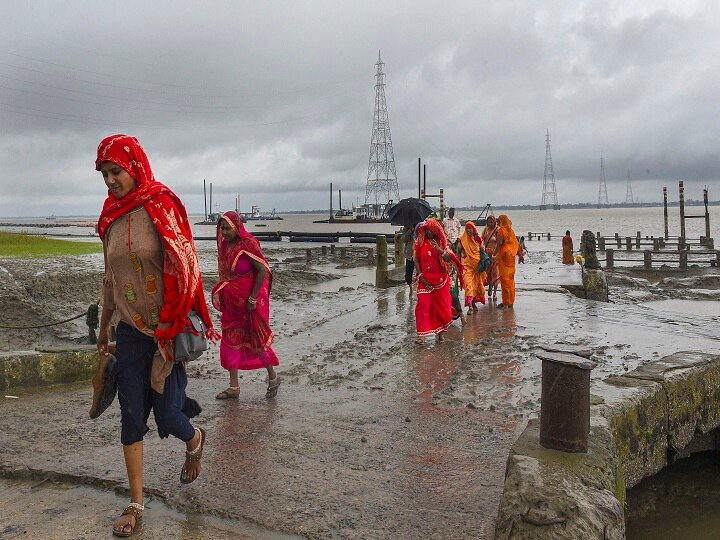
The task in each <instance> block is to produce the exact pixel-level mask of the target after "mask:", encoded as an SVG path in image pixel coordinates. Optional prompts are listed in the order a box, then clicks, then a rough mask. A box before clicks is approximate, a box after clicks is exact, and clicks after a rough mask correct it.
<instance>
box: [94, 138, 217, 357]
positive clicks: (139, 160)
mask: <svg viewBox="0 0 720 540" xmlns="http://www.w3.org/2000/svg"><path fill="white" fill-rule="evenodd" d="M106 161H110V162H112V163H114V164H116V165H118V166H120V167H122V168H123V169H125V171H127V173H128V174H129V175H130V176H131V177H133V178H134V179H135V183H136V185H137V187H136V189H134V190H133V191H131V192H130V193H128V194H127V195H125V196H124V197H123V198H122V199H118V198H116V197H115V195H113V194H112V192H110V191H109V190H108V196H107V199H105V203H104V204H103V209H102V212H101V213H100V219H99V221H98V227H97V228H98V233H99V234H100V238H104V237H105V234H106V233H107V230H108V228H109V227H110V225H112V223H113V222H114V221H115V220H116V219H117V218H119V217H120V216H123V215H125V214H127V213H128V212H129V211H131V210H133V209H135V208H138V207H140V206H142V207H144V208H145V210H146V211H147V213H148V215H149V216H150V219H152V221H153V224H154V225H155V228H156V230H157V232H158V235H159V236H160V239H161V241H162V244H163V247H164V248H165V257H164V259H165V262H164V265H165V271H164V276H163V283H164V299H163V307H162V310H161V311H160V324H161V325H163V326H164V325H166V324H169V325H170V326H169V327H168V328H165V329H160V328H158V329H157V330H155V337H156V338H157V339H158V343H159V345H160V347H161V349H162V350H163V352H164V353H165V354H164V356H165V357H166V359H171V358H174V355H173V354H170V352H171V351H172V350H173V348H172V347H171V345H172V342H171V340H172V339H173V338H174V337H175V336H177V335H178V334H179V333H181V332H182V331H183V330H184V329H185V327H186V325H187V324H188V321H187V315H188V313H189V312H190V310H193V309H194V310H195V311H196V312H197V314H198V315H200V318H201V319H202V320H203V322H204V323H205V326H206V327H207V329H208V332H207V334H208V336H209V337H211V338H213V337H215V335H216V334H215V332H214V331H213V330H212V320H211V319H210V313H209V312H208V308H207V304H206V303H205V293H204V291H203V286H202V277H201V275H200V264H199V262H198V256H197V251H196V250H195V244H194V242H193V233H192V229H191V228H190V222H189V221H188V217H187V212H186V210H185V206H183V203H182V202H181V201H180V199H179V198H178V197H177V195H175V194H174V193H173V192H172V191H171V190H170V188H168V187H167V186H165V185H164V184H161V183H160V182H158V181H157V180H155V177H154V176H153V173H152V169H151V168H150V162H149V161H148V158H147V155H146V154H145V150H143V148H142V147H141V146H140V143H139V142H138V140H137V139H136V138H135V137H130V136H128V135H112V136H110V137H106V138H105V139H103V140H102V141H101V142H100V144H99V146H98V149H97V159H96V160H95V169H96V170H98V171H99V170H100V165H102V164H103V163H104V162H106Z"/></svg>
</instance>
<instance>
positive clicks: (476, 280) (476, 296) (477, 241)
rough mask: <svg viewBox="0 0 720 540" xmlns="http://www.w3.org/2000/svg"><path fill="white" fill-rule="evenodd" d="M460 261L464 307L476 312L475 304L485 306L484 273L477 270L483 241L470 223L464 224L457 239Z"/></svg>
mask: <svg viewBox="0 0 720 540" xmlns="http://www.w3.org/2000/svg"><path fill="white" fill-rule="evenodd" d="M459 245H460V250H459V251H460V260H461V261H462V264H463V268H464V269H465V272H464V273H463V278H464V279H465V306H466V307H467V306H470V310H472V311H474V312H477V310H478V308H477V302H480V303H481V304H485V272H481V271H480V270H478V265H479V264H480V253H481V252H482V251H483V241H482V238H481V237H480V233H478V230H477V227H475V224H474V223H473V222H472V221H468V222H467V223H466V224H465V231H464V232H463V233H462V235H461V236H460V238H459Z"/></svg>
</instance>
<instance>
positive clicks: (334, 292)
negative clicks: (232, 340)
mask: <svg viewBox="0 0 720 540" xmlns="http://www.w3.org/2000/svg"><path fill="white" fill-rule="evenodd" d="M550 244H551V243H550V242H547V243H543V244H541V243H539V242H538V243H534V244H531V245H530V246H529V247H530V248H531V250H534V251H531V253H530V254H529V257H528V262H527V264H525V265H523V266H520V267H519V268H518V276H517V282H518V300H517V303H516V306H515V309H513V310H507V309H499V308H497V307H494V306H492V305H488V306H484V307H483V308H481V310H480V312H479V313H478V314H475V315H471V316H469V317H468V324H467V326H466V327H464V328H461V327H460V324H459V321H458V322H456V323H454V324H453V325H452V327H451V328H450V331H449V332H448V336H447V340H446V342H445V343H442V344H436V343H435V342H434V340H432V339H430V340H428V343H427V345H426V346H422V347H421V346H418V345H416V344H415V343H414V339H413V338H414V315H413V308H414V300H413V299H412V298H409V296H408V290H407V287H406V286H404V285H402V286H398V287H391V288H388V289H377V288H375V287H374V286H373V285H372V280H373V277H374V267H373V266H372V261H368V259H367V247H358V248H353V247H347V249H346V250H344V251H343V254H344V257H343V256H342V255H341V250H338V249H336V250H335V253H334V254H333V253H331V252H330V250H326V254H325V255H323V254H322V251H321V248H320V247H319V246H315V247H313V248H312V253H311V255H312V256H311V261H310V262H309V263H308V261H307V257H306V252H305V246H302V247H299V248H293V247H288V246H287V245H279V246H276V245H269V244H268V245H267V246H265V250H266V254H267V255H268V257H269V259H270V262H271V266H272V268H273V271H274V281H273V295H272V319H271V323H272V325H273V328H274V330H275V332H276V334H277V340H276V344H275V349H276V351H277V353H278V355H279V356H280V359H281V367H280V373H281V376H282V377H283V380H284V382H283V386H282V387H281V389H280V393H279V395H278V399H277V400H275V401H266V400H265V399H264V398H263V394H264V381H263V374H262V373H255V372H251V373H246V374H243V378H242V379H241V397H240V399H238V400H236V401H230V402H227V401H216V400H215V399H214V395H215V394H216V393H217V392H218V391H219V390H221V389H223V388H225V387H226V385H227V382H228V381H227V375H226V373H225V372H224V371H223V370H222V369H221V368H220V366H219V361H218V353H217V350H216V349H213V350H211V351H209V352H208V353H207V354H206V355H205V356H204V357H203V358H202V359H200V360H198V361H197V362H195V363H194V364H193V365H191V366H189V369H188V371H189V376H190V383H189V388H188V392H189V394H190V395H192V396H193V397H195V398H196V399H198V400H199V401H200V403H201V404H202V406H203V409H204V410H203V412H202V415H201V416H200V417H199V421H200V425H202V426H203V427H206V428H207V430H208V434H209V439H208V447H207V452H206V453H205V454H204V457H203V470H202V473H201V476H200V478H199V479H198V480H197V481H196V482H195V483H193V484H191V485H189V486H181V485H180V483H179V478H178V476H179V471H180V467H181V464H182V458H183V448H182V444H180V443H178V442H177V441H160V440H159V439H158V438H157V437H155V436H154V435H153V434H152V433H151V434H150V435H149V436H148V437H147V439H146V451H145V464H146V467H145V470H146V472H145V478H146V486H147V489H148V493H149V494H152V495H153V496H154V497H157V498H162V499H163V501H164V502H166V503H167V504H168V506H169V508H171V509H173V510H176V511H179V512H182V513H184V514H186V515H187V516H198V515H200V516H217V517H222V518H232V519H237V520H239V521H240V522H250V523H254V524H257V525H258V526H260V527H261V528H262V529H263V530H268V531H273V532H277V533H283V534H295V535H301V536H304V537H308V538H413V537H428V538H492V537H493V535H494V520H495V516H496V514H497V510H498V503H499V501H500V499H501V496H502V492H503V486H504V473H505V463H506V461H507V456H508V454H509V453H510V450H511V447H512V445H513V443H514V441H515V439H516V438H517V436H518V435H519V434H520V433H521V432H522V430H523V429H524V427H525V426H526V424H527V422H528V421H529V420H533V419H534V418H537V414H538V410H539V399H540V391H539V386H540V363H539V361H538V360H537V359H536V358H535V356H534V351H535V349H536V348H537V347H539V346H541V345H543V344H553V343H564V344H567V345H569V346H578V347H584V348H591V349H592V350H593V359H594V360H595V361H596V362H598V367H597V368H596V369H595V370H593V373H592V377H593V384H601V383H602V381H603V380H604V379H606V378H608V377H610V376H617V375H622V374H624V373H625V372H626V371H627V372H629V371H633V370H636V369H637V368H639V367H641V366H644V365H645V364H651V363H653V362H654V361H656V360H658V359H660V358H662V357H664V356H666V355H667V354H670V353H674V352H679V351H685V350H693V349H697V350H708V351H713V350H714V351H717V353H718V354H720V350H719V348H718V339H719V338H720V324H719V323H718V322H717V321H714V320H713V319H712V318H711V317H710V318H707V320H706V319H702V320H703V322H704V324H702V325H700V324H698V318H697V316H696V315H694V314H692V313H690V314H673V315H672V316H668V314H667V313H665V312H664V311H662V310H657V309H652V308H649V307H645V306H644V305H641V304H642V303H647V302H652V301H654V300H665V299H676V300H692V299H694V298H702V299H705V300H708V299H712V298H716V296H713V295H715V294H717V291H715V290H713V288H712V287H711V286H709V285H707V284H706V283H705V282H704V281H703V280H705V279H707V278H706V277H704V276H697V277H696V278H695V281H694V282H692V283H686V285H687V286H681V283H680V281H678V280H679V279H680V278H677V279H676V280H675V281H674V282H668V283H665V284H662V283H659V282H651V281H650V280H647V279H644V278H642V277H639V276H634V275H626V276H619V277H618V283H617V284H616V286H615V287H614V288H613V289H611V293H612V296H611V300H612V301H613V303H608V304H605V303H597V302H587V301H585V300H581V299H579V298H576V297H575V296H573V295H571V294H570V293H568V292H567V290H565V289H564V288H563V287H562V286H561V285H562V284H564V283H568V282H575V283H577V282H578V281H579V272H580V270H579V268H578V267H577V266H574V267H563V265H561V264H560V263H559V260H558V259H559V247H558V246H555V247H551V248H550V249H551V250H548V251H542V249H545V248H547V247H548V245H550ZM199 246H200V250H201V253H200V257H201V267H202V270H203V275H204V281H205V287H206V288H207V289H209V288H210V287H211V286H212V285H213V284H214V282H215V280H216V279H217V277H216V276H217V272H216V268H215V253H214V249H213V246H212V245H211V244H210V243H200V244H199ZM101 266H102V258H101V257H95V256H85V257H79V258H71V259H70V260H68V259H65V260H63V261H49V260H48V261H31V262H27V261H17V260H8V259H2V260H0V292H2V293H7V295H6V294H0V324H2V323H3V322H5V321H6V320H12V321H13V322H14V323H15V324H21V323H23V322H24V321H30V323H33V324H35V325H36V326H40V325H41V324H43V323H46V322H48V321H52V320H57V319H59V318H65V317H69V316H72V315H75V314H77V313H81V312H83V311H84V310H85V309H87V305H88V304H89V303H91V302H94V301H97V297H98V295H99V286H100V282H101V277H102V276H101V274H102V272H101ZM77 276H80V277H79V278H78V277H77ZM706 285H707V286H706ZM612 286H613V285H611V287H612ZM8 295H9V298H10V299H8V300H6V296H8ZM86 335H87V328H86V327H85V325H84V321H83V320H80V321H77V322H73V323H69V324H68V325H63V326H62V327H48V328H35V329H32V330H27V331H13V332H11V333H5V332H3V333H2V334H1V335H0V347H2V348H3V349H6V350H8V351H13V350H32V349H34V348H35V347H38V346H41V347H43V346H48V345H53V344H55V345H68V344H81V343H83V342H84V340H86ZM593 392H595V391H594V390H593ZM3 394H7V395H12V396H15V397H14V398H2V397H0V465H1V467H2V471H3V473H4V475H5V476H7V477H9V478H17V479H23V480H29V479H33V481H34V482H35V483H38V482H42V481H43V480H44V479H45V478H46V477H47V476H48V475H50V474H60V475H66V476H62V478H63V479H64V480H61V482H62V483H63V484H67V483H69V482H71V481H70V479H72V478H84V479H87V483H89V484H92V485H93V486H95V487H97V488H98V489H106V490H107V489H110V488H109V487H108V486H107V484H105V483H104V482H113V484H112V485H113V486H115V485H120V486H125V485H126V480H125V471H124V466H123V464H122V452H121V447H120V445H119V442H118V441H119V410H118V408H117V405H113V406H111V408H110V409H109V410H108V411H106V412H105V413H104V414H103V415H102V416H101V417H100V418H99V419H98V420H96V421H90V420H89V419H88V418H87V410H88V407H89V400H90V389H89V386H88V385H87V383H78V384H70V385H68V384H64V385H54V386H47V387H29V386H16V387H14V388H11V389H8V390H6V391H4V392H3ZM531 425H532V424H531ZM150 426H151V428H152V427H153V426H154V424H153V423H152V421H151V422H150ZM40 493H42V490H40V491H39V493H38V496H40ZM611 493H612V491H611ZM113 504H114V503H113ZM121 506H122V505H120V506H118V507H117V509H116V510H115V512H119V511H120V510H121ZM13 512H14V513H13ZM13 512H11V515H12V516H14V518H13V519H14V521H13V522H12V523H13V524H18V523H20V521H22V523H23V524H24V525H23V527H24V530H27V531H28V532H29V533H31V532H32V531H33V530H36V529H35V527H41V526H44V521H45V520H44V519H43V516H39V517H38V516H34V515H31V514H29V513H28V512H27V511H26V510H24V509H23V508H20V507H18V508H16V509H15V510H14V511H13ZM86 513H87V514H88V515H93V516H95V515H102V516H104V519H105V523H106V526H107V527H109V525H110V518H111V517H112V515H114V514H112V510H104V509H102V508H101V507H100V506H99V505H98V506H93V505H91V504H89V505H88V507H87V509H86ZM192 519H196V517H193V518H192ZM70 521H71V520H70ZM68 527H70V525H68ZM37 530H41V529H37ZM64 530H65V531H67V530H70V529H64ZM78 534H79V533H78ZM61 537H63V538H65V537H67V535H64V536H61Z"/></svg>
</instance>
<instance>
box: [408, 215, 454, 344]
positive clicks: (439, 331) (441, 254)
mask: <svg viewBox="0 0 720 540" xmlns="http://www.w3.org/2000/svg"><path fill="white" fill-rule="evenodd" d="M451 262H452V263H453V264H455V268H457V272H458V278H459V280H460V287H463V286H464V284H463V281H462V270H463V268H462V265H461V264H460V261H459V260H458V258H457V256H456V255H455V253H453V251H452V248H451V247H450V246H449V243H448V239H447V236H446V235H445V231H444V230H443V227H442V225H440V223H439V222H437V221H436V220H434V219H428V220H427V221H425V222H423V223H421V224H420V227H419V229H418V237H417V240H416V242H415V265H416V268H415V270H416V271H417V278H418V286H417V294H418V301H417V305H416V306H415V328H416V330H417V336H418V337H417V342H418V343H425V336H429V335H432V334H435V335H437V340H438V341H443V339H444V335H443V334H444V333H445V332H447V329H448V327H449V326H450V324H451V323H452V297H451V295H450V263H451Z"/></svg>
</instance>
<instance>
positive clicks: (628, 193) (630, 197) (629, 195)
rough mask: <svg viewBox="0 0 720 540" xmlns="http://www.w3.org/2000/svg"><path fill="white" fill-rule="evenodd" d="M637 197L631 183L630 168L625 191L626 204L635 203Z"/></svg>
mask: <svg viewBox="0 0 720 540" xmlns="http://www.w3.org/2000/svg"><path fill="white" fill-rule="evenodd" d="M634 202H635V197H633V192H632V184H631V183H630V169H628V177H627V190H626V191H625V204H633V203H634Z"/></svg>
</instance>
